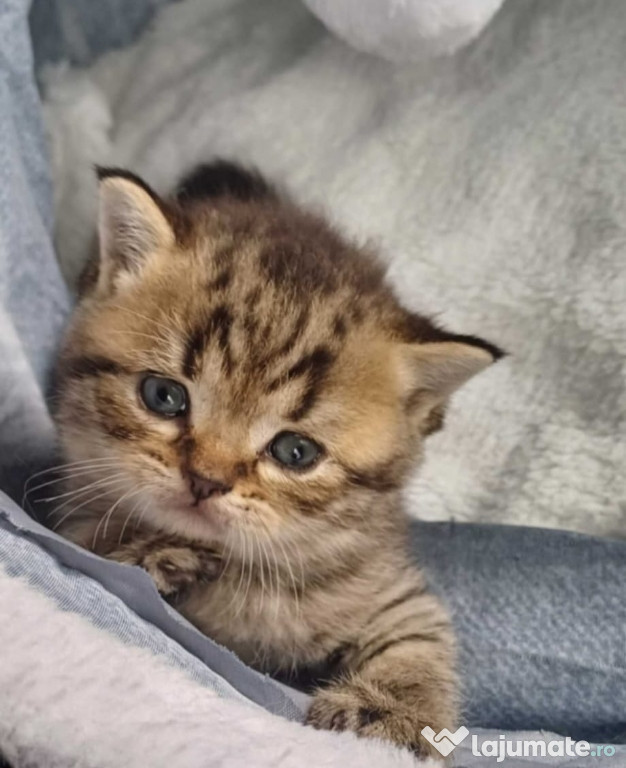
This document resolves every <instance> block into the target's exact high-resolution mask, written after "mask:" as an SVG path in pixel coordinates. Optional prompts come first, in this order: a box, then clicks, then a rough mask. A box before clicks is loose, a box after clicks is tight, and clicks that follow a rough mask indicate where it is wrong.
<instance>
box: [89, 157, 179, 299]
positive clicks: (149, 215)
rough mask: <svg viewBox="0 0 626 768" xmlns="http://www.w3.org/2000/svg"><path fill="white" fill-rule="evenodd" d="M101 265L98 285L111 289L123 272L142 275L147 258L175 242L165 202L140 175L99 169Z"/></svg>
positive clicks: (117, 170)
mask: <svg viewBox="0 0 626 768" xmlns="http://www.w3.org/2000/svg"><path fill="white" fill-rule="evenodd" d="M97 173H98V179H99V181H100V186H99V220H98V235H99V241H100V265H99V277H98V284H99V285H100V286H102V287H106V288H110V287H111V286H112V284H113V283H114V282H116V279H117V278H118V276H119V275H121V274H122V273H126V274H129V275H133V274H138V273H139V271H140V270H141V268H142V267H143V265H144V263H145V261H146V259H147V258H149V257H150V256H151V255H152V254H154V253H157V252H159V251H163V250H167V249H169V248H171V247H172V246H173V245H174V241H175V235H174V230H173V229H172V226H171V224H170V223H169V221H168V220H167V218H166V216H165V214H164V213H163V207H164V204H163V203H162V202H161V200H160V199H159V197H158V196H157V195H156V193H154V192H153V191H152V190H151V189H150V187H148V185H147V184H145V183H144V182H143V181H142V180H141V179H140V178H139V177H137V176H135V175H133V174H131V173H129V172H127V171H123V170H119V169H109V168H98V169H97Z"/></svg>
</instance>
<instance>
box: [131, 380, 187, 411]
mask: <svg viewBox="0 0 626 768" xmlns="http://www.w3.org/2000/svg"><path fill="white" fill-rule="evenodd" d="M139 391H140V393H141V399H142V400H143V401H144V403H145V405H146V408H148V409H149V410H151V411H154V412H155V413H158V414H159V415H160V416H166V417H167V418H173V417H174V416H181V415H182V414H183V413H184V412H185V411H186V410H187V390H186V389H185V387H183V385H182V384H179V383H178V382H177V381H173V380H172V379H165V378H163V377H161V376H146V378H145V379H144V380H143V381H142V382H141V386H140V388H139Z"/></svg>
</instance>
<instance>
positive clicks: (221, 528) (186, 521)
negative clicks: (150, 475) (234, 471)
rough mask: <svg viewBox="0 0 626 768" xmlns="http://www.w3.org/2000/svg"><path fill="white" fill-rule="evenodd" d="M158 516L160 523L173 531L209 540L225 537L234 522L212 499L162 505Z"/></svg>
mask: <svg viewBox="0 0 626 768" xmlns="http://www.w3.org/2000/svg"><path fill="white" fill-rule="evenodd" d="M158 517H159V520H158V523H159V524H160V525H161V526H163V527H164V528H167V529H168V530H170V531H171V532H172V533H175V534H178V535H182V536H185V537H189V538H194V539H203V540H209V541H216V540H220V539H223V538H224V537H225V535H226V533H227V532H228V528H229V527H230V525H231V524H232V520H230V519H229V517H230V516H229V515H228V514H227V513H226V512H225V511H224V510H223V509H220V507H219V504H218V503H216V502H215V501H212V500H210V499H207V500H205V501H201V502H200V503H198V504H194V505H192V504H189V503H184V502H179V503H177V504H168V505H162V506H160V508H159V513H158ZM155 522H157V521H155Z"/></svg>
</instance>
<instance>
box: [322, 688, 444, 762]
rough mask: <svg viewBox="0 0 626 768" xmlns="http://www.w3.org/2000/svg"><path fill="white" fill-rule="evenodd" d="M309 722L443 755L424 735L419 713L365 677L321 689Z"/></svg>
mask: <svg viewBox="0 0 626 768" xmlns="http://www.w3.org/2000/svg"><path fill="white" fill-rule="evenodd" d="M307 723H308V724H309V725H312V726H313V727H314V728H319V729H323V730H329V731H353V732H354V733H356V734H357V735H358V736H364V737H368V738H378V739H384V740H385V741H391V742H393V743H394V744H397V745H398V746H400V747H404V748H405V749H409V750H411V751H412V752H413V753H414V754H416V755H418V756H419V757H422V756H426V755H430V756H435V757H439V758H441V755H440V754H439V753H438V752H437V751H436V750H435V749H434V748H433V746H432V745H431V744H430V743H429V742H428V741H427V740H426V739H425V738H424V737H423V736H422V735H421V729H422V727H423V725H424V724H420V722H418V718H417V717H416V713H415V712H412V711H411V710H410V709H409V708H407V707H406V706H403V705H402V704H401V703H400V702H399V701H398V700H397V699H395V698H394V697H393V696H391V695H390V694H389V693H388V692H386V691H384V690H383V689H382V688H381V687H378V686H377V685H375V684H372V683H368V682H366V681H361V680H352V681H346V682H344V683H336V684H334V685H332V686H331V687H329V688H326V689H322V690H320V691H318V692H317V693H316V694H315V696H314V698H313V703H312V705H311V708H310V710H309V712H308V715H307Z"/></svg>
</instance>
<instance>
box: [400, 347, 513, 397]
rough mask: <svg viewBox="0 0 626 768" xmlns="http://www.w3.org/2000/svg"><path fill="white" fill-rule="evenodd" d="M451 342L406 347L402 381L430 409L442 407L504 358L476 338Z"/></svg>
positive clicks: (496, 350)
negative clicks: (482, 372)
mask: <svg viewBox="0 0 626 768" xmlns="http://www.w3.org/2000/svg"><path fill="white" fill-rule="evenodd" d="M449 338H450V340H449V341H447V340H446V341H433V342H427V343H415V344H405V345H403V347H404V349H403V351H402V366H401V367H402V379H403V381H404V384H405V387H406V388H407V389H406V391H410V392H411V393H414V394H415V396H416V398H417V399H419V396H420V395H421V396H422V399H423V400H424V401H425V402H428V403H429V404H430V405H432V404H436V403H442V402H444V401H445V400H447V399H448V398H449V397H450V395H451V394H452V393H453V392H454V391H455V390H457V389H458V388H459V387H461V386H462V385H463V384H465V382H467V381H469V379H471V378H472V377H473V376H475V375H476V374H477V373H480V372H481V371H483V370H484V369H485V368H488V367H489V366H490V365H491V364H492V363H494V362H495V361H496V360H499V359H500V358H501V357H502V356H503V355H504V352H502V350H501V349H499V348H498V347H496V346H494V345H493V344H490V343H489V342H486V341H483V340H482V339H478V338H475V337H473V336H453V335H452V334H451V335H450V337H449Z"/></svg>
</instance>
